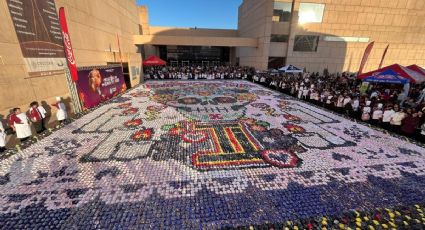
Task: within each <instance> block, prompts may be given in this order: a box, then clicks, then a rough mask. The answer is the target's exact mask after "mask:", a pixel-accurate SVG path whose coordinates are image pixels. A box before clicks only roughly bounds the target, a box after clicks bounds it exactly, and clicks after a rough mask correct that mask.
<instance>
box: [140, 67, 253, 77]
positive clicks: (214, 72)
mask: <svg viewBox="0 0 425 230" xmlns="http://www.w3.org/2000/svg"><path fill="white" fill-rule="evenodd" d="M254 72H255V69H254V68H250V67H239V66H196V65H194V66H182V67H172V66H164V67H163V66H160V67H148V68H147V69H145V78H146V79H158V80H161V79H181V80H190V79H193V80H197V79H208V80H211V79H248V77H250V76H252V74H253V73H254Z"/></svg>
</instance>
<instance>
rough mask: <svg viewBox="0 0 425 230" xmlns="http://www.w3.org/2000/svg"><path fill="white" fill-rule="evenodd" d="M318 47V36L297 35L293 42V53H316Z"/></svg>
mask: <svg viewBox="0 0 425 230" xmlns="http://www.w3.org/2000/svg"><path fill="white" fill-rule="evenodd" d="M318 45H319V36H312V35H297V36H295V41H294V51H301V52H316V51H317V46H318Z"/></svg>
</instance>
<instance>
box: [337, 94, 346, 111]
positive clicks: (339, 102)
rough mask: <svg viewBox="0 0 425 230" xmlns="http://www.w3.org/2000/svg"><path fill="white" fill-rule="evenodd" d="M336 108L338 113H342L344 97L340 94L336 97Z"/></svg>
mask: <svg viewBox="0 0 425 230" xmlns="http://www.w3.org/2000/svg"><path fill="white" fill-rule="evenodd" d="M336 108H337V111H338V112H339V113H342V112H343V109H344V96H343V95H342V94H340V95H339V96H338V99H337V101H336Z"/></svg>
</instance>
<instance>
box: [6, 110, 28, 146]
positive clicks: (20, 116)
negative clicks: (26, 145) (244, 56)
mask: <svg viewBox="0 0 425 230" xmlns="http://www.w3.org/2000/svg"><path fill="white" fill-rule="evenodd" d="M10 121H11V124H12V128H13V130H14V131H15V132H16V137H17V138H18V139H19V140H20V141H21V142H25V141H26V140H28V139H29V138H30V137H31V135H32V132H31V126H30V121H29V119H28V117H27V115H26V114H25V113H22V112H21V109H20V108H14V109H13V113H12V115H11V116H10Z"/></svg>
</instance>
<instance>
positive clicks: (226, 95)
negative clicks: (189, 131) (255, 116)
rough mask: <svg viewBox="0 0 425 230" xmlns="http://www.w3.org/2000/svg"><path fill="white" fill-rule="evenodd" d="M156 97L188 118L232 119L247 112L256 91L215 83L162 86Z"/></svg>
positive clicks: (198, 119)
mask: <svg viewBox="0 0 425 230" xmlns="http://www.w3.org/2000/svg"><path fill="white" fill-rule="evenodd" d="M155 93H156V95H154V97H153V99H154V100H155V98H157V99H159V100H157V102H160V103H163V104H166V105H168V106H171V107H173V108H176V109H177V110H178V111H179V112H180V113H181V114H183V115H184V116H185V117H186V118H189V119H193V120H197V121H204V122H205V121H232V120H237V119H239V118H241V117H243V116H244V115H245V111H246V105H248V104H249V103H250V102H251V101H252V99H253V98H255V95H253V94H249V93H248V90H247V89H245V88H243V87H234V86H232V85H229V86H226V85H224V86H223V85H212V86H211V87H210V88H205V87H204V86H203V85H200V84H194V85H190V87H181V85H179V87H176V88H166V89H159V90H156V91H155Z"/></svg>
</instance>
